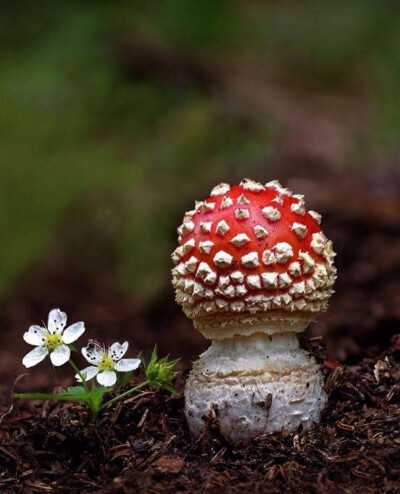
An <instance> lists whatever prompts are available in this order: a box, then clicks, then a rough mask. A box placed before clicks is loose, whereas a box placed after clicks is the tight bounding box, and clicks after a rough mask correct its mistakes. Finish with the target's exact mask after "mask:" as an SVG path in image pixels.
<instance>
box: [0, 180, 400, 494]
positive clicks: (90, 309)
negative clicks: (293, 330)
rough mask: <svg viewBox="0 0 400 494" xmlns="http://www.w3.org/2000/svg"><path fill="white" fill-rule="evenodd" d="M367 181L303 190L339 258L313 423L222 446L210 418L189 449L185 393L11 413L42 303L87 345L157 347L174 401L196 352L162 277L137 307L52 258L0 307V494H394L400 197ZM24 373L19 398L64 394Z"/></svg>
mask: <svg viewBox="0 0 400 494" xmlns="http://www.w3.org/2000/svg"><path fill="white" fill-rule="evenodd" d="M374 183H375V185H374V186H372V185H371V184H367V183H366V184H364V185H363V184H359V183H358V184H357V186H355V185H354V184H351V183H348V184H344V183H342V182H341V181H337V182H334V180H333V182H332V184H330V186H329V187H325V191H326V190H332V196H330V195H329V194H327V193H325V194H324V195H323V196H321V197H319V196H318V193H317V191H316V190H314V191H312V190H311V189H312V187H313V186H312V183H311V182H310V183H309V184H308V185H307V183H303V184H302V187H301V189H303V190H304V189H305V188H307V186H308V187H309V188H310V190H311V192H312V194H311V195H312V197H314V198H315V200H314V203H313V204H312V207H313V208H315V209H317V210H321V212H322V213H325V214H324V219H325V223H324V230H325V231H326V233H327V235H328V236H329V237H330V238H332V240H333V241H334V245H335V250H337V251H338V252H339V255H338V257H337V266H338V272H339V279H338V283H337V285H336V291H337V293H336V294H335V296H334V298H333V300H332V303H331V307H330V309H329V311H328V312H327V313H326V314H324V315H322V316H321V317H320V320H319V322H318V323H316V324H314V325H313V326H312V327H311V330H310V332H309V336H310V337H311V340H310V339H308V340H306V342H307V341H308V344H309V345H311V350H312V352H313V353H314V354H316V355H317V357H318V358H319V360H320V362H321V366H322V369H323V372H324V374H325V376H326V379H327V386H328V389H329V392H330V400H329V405H328V407H327V409H326V410H325V412H324V414H323V417H322V421H321V423H320V424H319V426H318V427H316V428H315V429H314V430H312V431H310V432H307V433H301V431H299V432H298V433H296V434H274V435H269V436H265V437H261V438H258V439H257V440H255V441H254V442H253V443H252V444H251V445H250V446H249V447H248V448H244V449H243V448H237V449H235V448H231V447H230V446H229V445H227V444H225V442H224V441H223V439H222V438H221V437H220V435H219V431H218V420H216V421H214V422H212V423H210V424H209V427H208V431H207V434H206V435H205V436H204V437H203V438H202V439H201V440H199V441H197V442H195V441H193V439H192V438H191V436H190V434H189V432H188V430H187V426H186V422H185V419H184V416H183V411H182V410H183V408H182V405H183V399H182V397H178V398H174V397H170V396H169V395H168V394H167V393H164V392H160V391H154V390H147V391H145V392H143V393H141V394H138V395H136V396H132V397H130V398H129V399H127V400H126V401H125V402H123V403H121V404H119V405H117V406H115V407H114V408H112V409H111V410H110V411H109V412H108V413H107V414H104V415H103V416H102V417H101V419H100V420H99V421H98V422H97V423H96V424H92V423H91V422H90V417H89V415H88V413H87V412H86V411H85V410H84V409H83V408H81V407H80V406H77V405H70V404H54V403H50V402H45V403H42V402H35V403H27V402H16V403H14V405H13V408H12V409H10V404H11V399H10V396H11V391H12V388H13V386H14V382H15V380H16V378H17V376H18V375H19V374H21V373H22V372H23V368H22V366H21V358H22V356H23V355H24V353H25V352H26V351H28V347H27V345H25V343H24V342H23V341H22V338H21V336H22V332H23V331H24V330H25V329H26V327H27V326H28V325H29V324H32V323H35V322H39V321H40V320H41V319H42V318H43V317H44V316H45V314H46V313H47V312H48V310H49V309H51V308H52V307H53V306H58V305H61V306H62V308H63V309H64V310H66V311H67V313H68V315H69V318H70V320H71V321H76V320H79V319H81V318H84V319H85V322H86V326H87V336H88V337H96V338H97V339H100V340H102V339H104V340H106V341H115V340H116V339H120V340H121V339H122V338H127V339H129V341H130V343H131V348H130V350H129V353H130V356H134V355H135V354H136V353H138V352H139V351H140V350H143V349H144V350H145V355H146V356H148V355H149V353H150V351H151V348H152V346H153V344H154V343H156V342H157V343H158V346H159V353H160V354H161V355H164V354H166V353H170V354H171V356H172V357H174V358H175V357H182V362H181V364H180V370H181V376H180V378H179V379H178V382H177V383H176V386H177V388H178V389H179V390H180V391H182V390H183V386H184V382H185V379H186V376H187V372H188V369H189V368H190V362H191V361H192V360H193V359H194V358H196V356H197V355H198V354H199V352H201V351H202V349H204V348H205V347H206V346H207V342H205V341H204V340H203V339H202V337H201V336H200V335H198V334H197V333H196V332H195V331H194V330H193V329H191V327H190V322H189V321H187V320H186V319H185V318H184V317H183V316H182V314H181V313H180V311H179V309H178V308H177V307H176V305H175V304H174V301H173V294H172V289H171V288H169V280H168V273H167V274H166V279H165V290H164V292H163V293H162V294H161V296H160V298H159V300H157V301H154V302H153V304H152V306H151V307H146V308H139V307H136V306H135V304H134V302H132V300H129V299H127V297H125V296H123V295H122V294H121V293H120V292H119V291H118V290H117V289H116V283H115V280H114V278H113V277H112V276H111V275H109V274H107V273H106V274H104V273H87V272H86V273H83V272H82V273H77V272H72V270H71V269H70V267H69V265H68V263H64V264H63V263H60V262H59V261H58V262H57V265H54V263H53V261H52V260H51V258H49V260H48V261H47V262H45V263H43V264H42V265H41V266H38V267H37V268H36V269H35V270H34V271H31V272H30V274H29V276H26V277H25V278H24V281H23V282H20V283H19V284H18V286H17V287H16V289H15V290H14V291H13V293H11V294H10V296H9V298H8V301H7V304H6V305H5V306H4V307H3V309H2V321H1V325H0V326H1V327H2V328H6V329H4V330H3V332H2V333H1V334H0V362H1V368H0V391H1V402H0V406H1V408H0V417H1V419H0V420H1V427H0V491H1V492H5V493H8V492H10V493H11V492H21V493H30V492H54V493H64V492H69V493H78V492H79V493H89V492H90V493H92V492H104V493H120V492H121V493H124V492H171V493H175V492H185V493H186V492H238V493H244V492H271V493H275V492H285V493H291V492H296V493H299V492H301V493H307V492H326V493H335V494H336V493H341V492H343V493H370V492H371V493H372V492H373V493H375V492H379V493H381V492H388V493H397V492H400V467H399V465H400V407H399V403H400V336H397V337H395V336H393V335H395V334H397V333H399V332H400V331H399V329H400V324H399V322H400V309H399V307H400V286H399V282H398V280H399V274H400V248H399V247H400V217H399V211H400V208H399V197H400V194H399V190H398V188H396V187H394V186H392V187H391V186H390V184H389V185H387V184H386V185H385V187H383V186H382V187H381V186H379V185H376V180H375V182H374ZM289 185H290V184H289ZM296 188H297V189H300V187H296ZM349 190H351V194H349ZM304 191H305V192H306V193H307V190H304ZM309 195H310V194H309ZM340 198H342V199H340ZM310 206H311V205H310ZM316 335H323V340H319V339H318V338H317V339H315V338H314V337H315V336H316ZM322 341H324V342H325V343H326V344H327V346H328V350H327V351H325V348H324V346H323V345H322ZM306 344H307V343H306ZM328 355H329V358H328ZM378 360H379V364H378V368H379V376H378V378H379V382H378V381H377V378H376V376H375V375H374V369H375V366H376V364H377V362H378ZM337 361H340V362H341V364H344V365H340V366H338V362H337ZM80 364H83V362H80ZM30 375H31V377H29V378H27V377H24V378H20V379H19V380H18V382H17V383H16V384H15V386H16V387H17V388H18V390H21V391H22V390H25V391H26V390H28V389H29V390H35V391H51V390H54V389H56V388H55V387H56V386H57V385H61V386H67V385H69V384H71V380H70V379H69V378H68V376H69V374H68V372H66V369H65V370H64V369H63V368H62V369H58V370H57V371H56V372H54V371H53V370H51V367H50V365H49V364H48V363H44V364H42V365H40V366H38V367H35V368H34V369H32V370H31V371H30ZM136 379H140V376H138V377H136Z"/></svg>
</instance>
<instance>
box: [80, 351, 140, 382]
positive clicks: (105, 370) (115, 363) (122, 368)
mask: <svg viewBox="0 0 400 494" xmlns="http://www.w3.org/2000/svg"><path fill="white" fill-rule="evenodd" d="M128 346H129V343H128V342H127V341H125V343H122V345H121V344H120V343H118V342H116V343H113V344H112V345H111V346H110V347H109V348H108V350H106V349H105V348H103V347H102V346H100V345H99V344H98V343H95V342H90V343H89V344H88V346H86V347H84V348H82V355H83V356H84V357H85V359H86V360H87V361H88V362H89V363H90V364H93V365H90V366H89V367H86V368H85V369H83V370H82V371H81V374H83V376H84V378H85V380H86V381H89V379H92V378H93V377H94V376H97V378H96V379H97V381H98V382H99V384H101V385H102V386H114V384H115V383H116V382H117V374H116V372H115V371H118V372H129V371H133V370H135V369H137V368H138V367H139V365H140V359H138V358H122V357H123V356H124V355H125V353H126V351H127V350H128ZM75 377H76V379H77V380H78V381H79V382H81V378H80V377H79V375H78V374H77V375H76V376H75Z"/></svg>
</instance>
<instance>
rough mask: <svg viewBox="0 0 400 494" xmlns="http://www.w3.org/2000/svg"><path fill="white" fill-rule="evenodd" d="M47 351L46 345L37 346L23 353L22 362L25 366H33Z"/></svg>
mask: <svg viewBox="0 0 400 494" xmlns="http://www.w3.org/2000/svg"><path fill="white" fill-rule="evenodd" d="M48 353H49V351H48V350H47V348H46V347H44V346H38V347H36V348H34V349H33V350H32V351H30V352H29V353H27V354H26V355H25V357H24V358H23V360H22V363H23V364H24V365H25V367H28V368H29V367H33V366H34V365H36V364H38V363H39V362H41V361H42V360H43V359H44V358H45V357H46V355H47V354H48Z"/></svg>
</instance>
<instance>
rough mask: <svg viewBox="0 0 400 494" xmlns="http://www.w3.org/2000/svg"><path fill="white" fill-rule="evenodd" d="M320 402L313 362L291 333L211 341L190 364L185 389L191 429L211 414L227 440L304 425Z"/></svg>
mask: <svg viewBox="0 0 400 494" xmlns="http://www.w3.org/2000/svg"><path fill="white" fill-rule="evenodd" d="M326 402H327V396H326V393H325V391H324V388H323V378H322V374H321V373H320V370H319V366H318V364H317V363H316V362H315V360H314V358H312V357H310V355H309V354H308V353H307V352H305V351H304V350H303V349H301V348H300V346H299V342H298V339H297V337H296V334H295V333H275V334H272V335H268V334H264V333H256V334H253V335H251V336H247V337H243V336H242V337H233V338H228V339H224V340H214V341H213V342H212V344H211V346H210V348H208V350H206V351H205V352H204V353H203V354H202V355H201V356H200V359H199V360H198V361H197V362H195V364H194V365H193V370H192V372H191V373H190V376H189V378H188V381H187V384H186V389H185V413H186V418H187V421H188V424H189V428H190V430H191V432H192V434H193V435H194V436H195V437H199V436H200V435H201V433H202V432H203V430H204V427H205V424H206V422H207V417H209V416H210V414H214V413H215V417H216V419H217V421H218V423H219V426H220V431H221V434H222V435H223V436H224V437H225V438H226V440H227V441H229V442H230V443H232V444H239V443H247V442H249V441H250V440H251V439H252V438H254V437H256V436H259V435H261V434H265V433H267V432H275V431H280V430H282V429H283V430H286V431H295V430H297V429H298V428H299V427H300V426H302V428H303V430H306V429H309V428H310V427H311V426H312V424H313V423H315V422H318V421H319V419H320V414H321V411H322V409H323V408H324V406H325V404H326Z"/></svg>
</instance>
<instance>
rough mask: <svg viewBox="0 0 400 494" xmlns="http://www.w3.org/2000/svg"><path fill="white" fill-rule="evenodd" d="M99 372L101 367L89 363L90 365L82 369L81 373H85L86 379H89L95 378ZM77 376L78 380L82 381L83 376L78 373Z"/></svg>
mask: <svg viewBox="0 0 400 494" xmlns="http://www.w3.org/2000/svg"><path fill="white" fill-rule="evenodd" d="M98 372H99V368H98V367H95V366H94V365H89V367H86V368H85V369H82V370H81V374H83V377H84V378H85V381H89V380H90V379H93V377H94V376H96V375H97V373H98ZM75 378H76V380H77V381H79V382H82V380H81V378H80V377H79V374H76V375H75Z"/></svg>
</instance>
